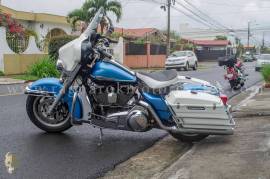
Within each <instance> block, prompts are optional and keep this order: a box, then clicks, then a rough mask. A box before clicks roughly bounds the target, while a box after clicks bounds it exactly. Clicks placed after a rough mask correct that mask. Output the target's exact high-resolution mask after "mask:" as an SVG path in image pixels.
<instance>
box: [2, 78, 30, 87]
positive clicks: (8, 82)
mask: <svg viewBox="0 0 270 179" xmlns="http://www.w3.org/2000/svg"><path fill="white" fill-rule="evenodd" d="M24 83H26V81H25V80H17V79H13V78H4V77H1V78H0V85H15V84H24Z"/></svg>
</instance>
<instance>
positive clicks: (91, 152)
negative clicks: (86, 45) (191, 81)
mask: <svg viewBox="0 0 270 179" xmlns="http://www.w3.org/2000/svg"><path fill="white" fill-rule="evenodd" d="M245 66H246V71H247V73H248V74H249V79H248V81H247V86H246V87H249V86H251V85H253V84H254V83H256V82H258V81H260V80H261V76H260V74H259V73H258V72H255V71H254V63H246V64H245ZM224 72H225V71H224V69H223V68H221V67H217V66H215V67H212V68H210V69H204V70H201V71H197V72H195V71H188V72H179V73H180V74H182V75H189V76H193V77H197V78H201V79H204V80H208V81H210V82H215V81H219V83H220V84H221V85H222V87H223V89H224V92H225V93H226V94H227V95H229V96H232V95H233V94H235V93H237V92H233V91H231V90H230V89H229V84H228V82H227V81H225V80H224V79H223V74H224ZM1 88H3V86H2V87H1ZM25 101H26V97H25V96H24V95H17V96H1V97H0V121H1V125H0V178H27V179H30V178H50V179H53V178H57V179H58V178H96V177H98V176H101V175H102V174H104V173H105V172H106V171H108V170H111V169H113V167H114V166H115V165H117V164H118V163H120V162H122V161H125V160H127V159H128V158H130V157H131V156H133V155H135V154H136V153H138V152H140V151H142V150H145V149H146V148H148V147H150V146H151V145H153V144H154V143H155V141H157V140H158V139H160V138H162V137H163V136H164V135H166V132H164V131H161V130H152V131H150V132H147V133H132V132H122V131H112V130H105V131H104V134H105V136H104V141H103V142H104V144H103V146H101V147H99V146H98V145H97V144H98V141H99V140H98V136H99V131H98V129H94V128H92V127H90V126H88V125H83V126H80V127H73V128H71V129H70V130H69V131H67V132H65V133H63V134H59V135H55V134H54V135H52V134H46V133H44V132H42V131H41V130H39V129H38V128H36V127H35V126H34V125H33V124H32V123H31V122H30V120H29V119H28V117H27V114H26V111H25ZM7 152H12V153H14V154H15V156H16V158H17V161H18V164H17V169H16V171H15V173H14V174H12V175H10V174H8V173H7V170H6V168H5V165H4V160H5V154H6V153H7ZM164 155H166V154H164Z"/></svg>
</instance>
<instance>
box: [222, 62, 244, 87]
mask: <svg viewBox="0 0 270 179" xmlns="http://www.w3.org/2000/svg"><path fill="white" fill-rule="evenodd" d="M219 66H224V68H225V69H226V74H225V75H224V79H225V80H228V81H229V83H230V87H231V88H232V89H233V90H239V89H241V88H242V87H243V86H244V85H245V82H246V76H247V74H245V70H244V66H243V63H242V62H241V61H240V60H239V59H238V58H235V57H230V58H228V59H225V60H221V61H219Z"/></svg>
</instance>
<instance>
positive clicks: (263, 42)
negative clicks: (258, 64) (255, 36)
mask: <svg viewBox="0 0 270 179" xmlns="http://www.w3.org/2000/svg"><path fill="white" fill-rule="evenodd" d="M264 44H265V41H264V32H263V39H262V48H264Z"/></svg>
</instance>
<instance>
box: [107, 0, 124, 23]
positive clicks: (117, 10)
mask: <svg viewBox="0 0 270 179" xmlns="http://www.w3.org/2000/svg"><path fill="white" fill-rule="evenodd" d="M107 11H111V12H113V13H114V14H115V15H116V18H117V22H119V20H120V19H121V17H122V5H121V3H120V2H118V1H110V2H108V3H107Z"/></svg>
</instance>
